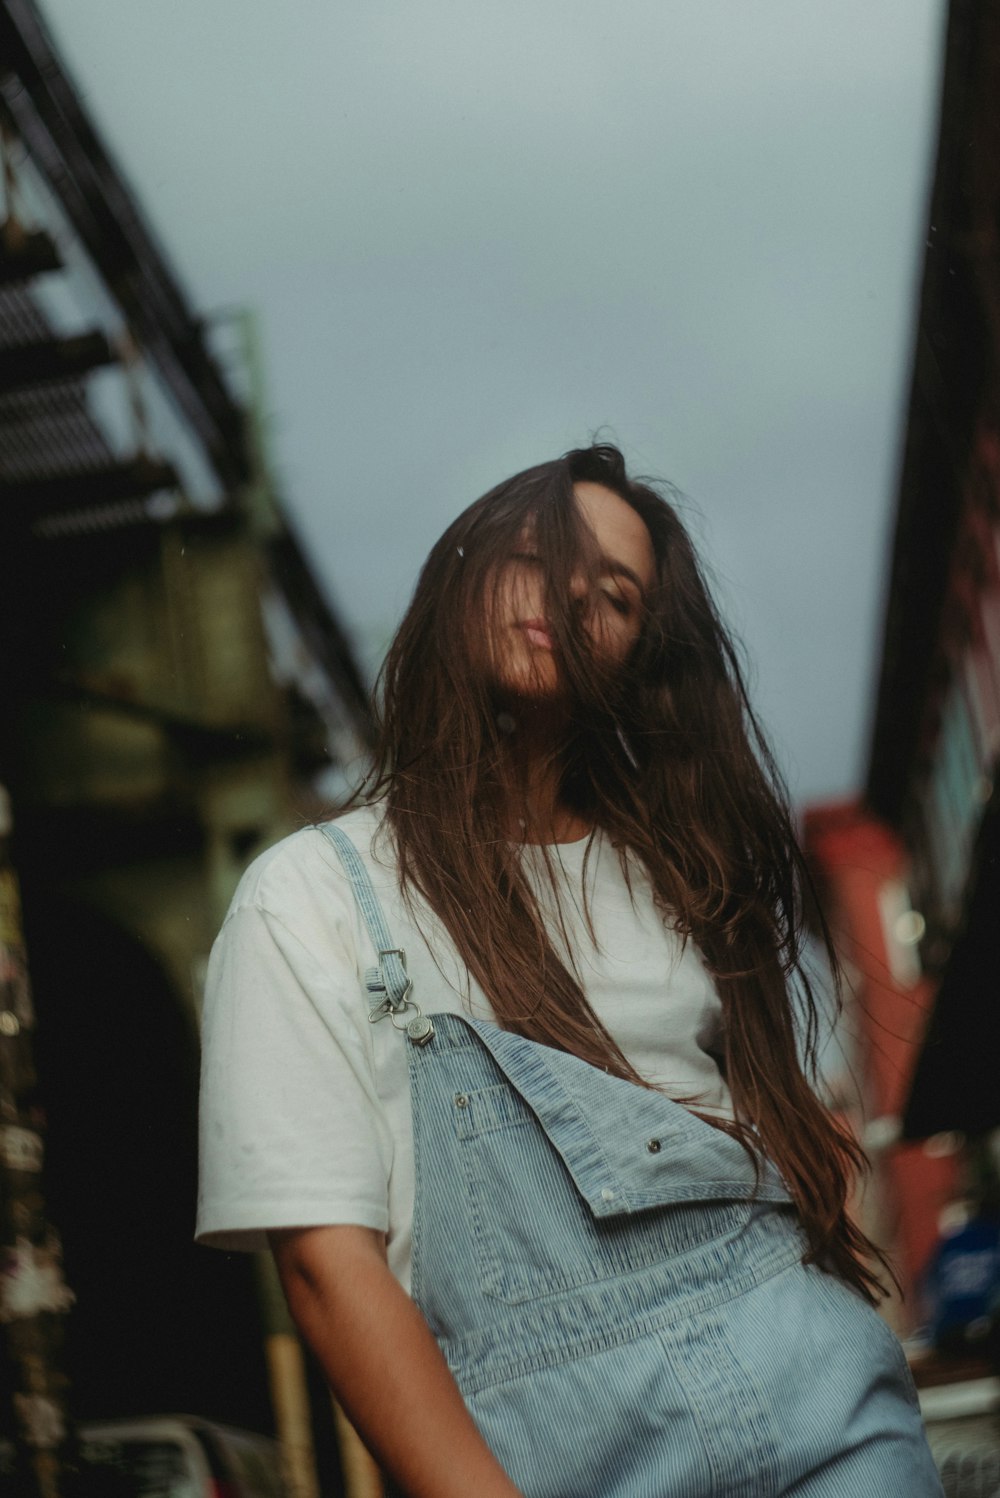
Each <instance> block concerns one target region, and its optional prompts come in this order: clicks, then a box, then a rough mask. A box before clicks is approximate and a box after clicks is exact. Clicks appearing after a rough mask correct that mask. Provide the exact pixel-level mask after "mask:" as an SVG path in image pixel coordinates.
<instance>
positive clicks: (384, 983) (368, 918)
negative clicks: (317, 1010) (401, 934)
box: [316, 822, 434, 1045]
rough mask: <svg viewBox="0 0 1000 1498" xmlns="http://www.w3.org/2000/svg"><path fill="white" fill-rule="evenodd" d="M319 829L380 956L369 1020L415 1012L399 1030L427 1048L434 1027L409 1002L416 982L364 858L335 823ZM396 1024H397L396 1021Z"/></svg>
mask: <svg viewBox="0 0 1000 1498" xmlns="http://www.w3.org/2000/svg"><path fill="white" fill-rule="evenodd" d="M316 826H317V829H318V830H319V831H320V832H322V833H323V834H324V835H325V836H326V837H327V838H329V840H330V842H331V843H332V844H333V847H334V851H335V852H336V854H337V857H338V858H339V859H340V862H341V863H342V865H343V867H344V872H345V874H346V875H347V877H348V879H349V880H350V881H351V889H352V890H353V892H354V898H355V900H356V901H357V905H358V909H359V910H360V912H361V915H362V919H363V920H364V923H365V926H366V927H367V929H368V935H369V936H370V937H371V939H372V946H373V947H374V948H375V952H376V954H377V958H378V965H377V967H370V968H368V970H367V971H366V973H365V987H366V988H367V990H368V992H369V993H370V994H374V995H375V996H376V997H377V999H378V1002H377V1003H376V1005H375V1007H374V1009H372V1011H371V1013H370V1014H369V1016H368V1018H369V1020H370V1021H371V1022H372V1024H374V1023H375V1022H376V1021H377V1020H380V1019H384V1018H385V1016H386V1015H387V1014H388V1015H389V1016H390V1017H391V1016H395V1015H402V1014H405V1013H407V1012H409V1011H412V1012H413V1018H412V1019H411V1020H410V1021H409V1022H408V1023H406V1024H403V1025H400V1026H398V1027H397V1028H399V1029H405V1030H406V1033H407V1036H408V1038H409V1039H410V1040H411V1041H412V1042H413V1043H414V1044H415V1045H425V1044H426V1043H427V1041H428V1040H430V1039H431V1038H432V1037H433V1034H434V1027H433V1025H432V1024H431V1022H430V1020H428V1019H426V1018H425V1017H424V1016H423V1015H421V1013H420V1006H419V1004H415V1003H414V1002H413V1000H412V999H411V998H410V990H411V989H412V987H413V980H412V979H411V978H409V977H408V976H407V972H406V953H405V952H404V951H403V949H402V947H397V946H396V945H395V943H394V942H393V939H392V934H391V932H390V931H389V926H388V924H387V922H386V919H385V915H384V914H383V912H382V906H381V905H380V904H379V899H378V895H376V893H375V889H374V886H373V885H372V882H371V878H370V877H369V874H368V870H367V869H366V868H365V866H364V863H363V861H362V858H361V855H360V853H359V852H358V850H357V848H356V847H355V846H354V844H353V843H352V842H351V839H350V838H349V837H348V836H347V833H346V832H344V831H343V829H342V828H340V827H338V826H337V824H336V823H335V822H318V823H317V824H316ZM393 1023H394V1024H395V1019H393Z"/></svg>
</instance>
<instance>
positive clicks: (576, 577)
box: [569, 567, 590, 603]
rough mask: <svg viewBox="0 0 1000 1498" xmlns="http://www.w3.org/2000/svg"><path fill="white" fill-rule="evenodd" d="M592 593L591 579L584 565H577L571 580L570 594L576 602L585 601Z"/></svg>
mask: <svg viewBox="0 0 1000 1498" xmlns="http://www.w3.org/2000/svg"><path fill="white" fill-rule="evenodd" d="M589 593H590V581H589V579H588V577H587V574H586V573H585V572H584V570H583V568H582V567H577V568H576V570H575V571H574V573H573V575H572V577H571V578H570V580H569V596H570V598H572V599H573V601H574V602H575V603H584V602H585V601H586V599H587V595H588V594H589Z"/></svg>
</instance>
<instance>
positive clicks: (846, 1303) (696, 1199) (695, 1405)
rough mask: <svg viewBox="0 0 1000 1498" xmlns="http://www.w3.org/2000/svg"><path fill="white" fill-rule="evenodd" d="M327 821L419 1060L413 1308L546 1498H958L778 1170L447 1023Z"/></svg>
mask: <svg viewBox="0 0 1000 1498" xmlns="http://www.w3.org/2000/svg"><path fill="white" fill-rule="evenodd" d="M323 831H324V832H325V833H326V835H327V836H328V837H329V838H330V840H331V842H332V843H333V845H334V847H335V848H336V850H337V852H338V854H339V856H340V859H341V861H342V863H343V865H344V868H345V870H346V872H347V874H348V876H349V877H350V880H351V884H352V886H353V889H354V894H355V898H356V900H357V903H358V906H359V908H360V910H361V912H362V915H363V917H364V919H365V922H366V925H367V927H368V931H369V934H370V935H371V937H372V941H373V944H374V947H375V950H376V952H377V953H378V955H379V965H378V967H377V968H374V969H372V970H371V971H370V972H369V973H368V974H366V981H367V986H368V990H369V994H370V995H371V998H372V1002H373V1004H374V1008H373V1009H372V1012H371V1018H372V1020H373V1022H375V1021H385V1022H388V1023H391V1024H393V1025H395V1026H396V1027H397V1028H398V1029H399V1031H400V1036H399V1043H400V1045H405V1046H406V1047H407V1050H408V1052H409V1071H410V1085H411V1093H412V1110H413V1137H414V1153H415V1165H416V1191H415V1207H414V1222H413V1292H412V1293H413V1298H414V1300H415V1301H416V1303H417V1305H418V1306H419V1307H420V1309H421V1310H422V1312H423V1314H424V1316H425V1317H426V1319H427V1321H428V1322H429V1324H430V1326H431V1329H432V1330H433V1332H434V1334H435V1336H436V1338H437V1340H438V1343H439V1345H440V1347H441V1349H442V1351H443V1353H444V1355H445V1358H446V1359H447V1361H448V1365H449V1367H450V1368H451V1371H452V1373H453V1375H454V1377H455V1380H456V1382H457V1383H458V1386H459V1388H460V1389H461V1391H462V1395H463V1397H464V1399H465V1402H466V1405H467V1406H468V1408H469V1410H470V1412H471V1414H472V1416H473V1419H474V1420H475V1422H476V1424H477V1426H478V1427H479V1430H480V1431H481V1433H482V1435H483V1437H484V1438H485V1440H486V1441H487V1443H488V1444H489V1446H490V1447H491V1448H492V1450H493V1452H494V1453H495V1455H496V1456H497V1458H498V1460H499V1461H500V1463H501V1465H502V1466H503V1467H504V1469H505V1470H506V1471H507V1472H508V1473H509V1475H510V1477H511V1478H512V1480H513V1481H514V1483H515V1484H516V1486H517V1487H518V1488H519V1489H520V1491H521V1492H522V1493H524V1494H525V1495H526V1498H779V1495H782V1498H793V1495H794V1498H932V1495H934V1498H940V1495H941V1492H942V1489H941V1485H940V1482H939V1480H938V1476H937V1473H936V1470H935V1467H934V1464H933V1461H932V1458H931V1455H930V1452H929V1450H928V1447H927V1444H926V1440H925V1437H924V1433H923V1427H922V1424H921V1420H920V1414H919V1409H918V1406H917V1400H916V1395H915V1392H914V1389H913V1384H912V1380H911V1379H910V1376H909V1371H908V1369H907V1366H906V1360H905V1358H904V1355H903V1352H902V1349H901V1347H900V1345H899V1342H898V1341H897V1339H896V1337H895V1335H894V1334H893V1332H892V1331H891V1330H890V1329H889V1327H888V1326H887V1325H886V1324H885V1323H884V1322H883V1321H882V1319H881V1318H880V1317H879V1316H878V1315H877V1314H876V1313H875V1312H874V1311H873V1310H872V1309H871V1308H870V1307H869V1306H868V1305H867V1304H866V1303H865V1302H864V1301H863V1300H862V1299H861V1298H860V1296H858V1295H857V1294H856V1293H855V1292H854V1291H852V1290H850V1289H848V1288H847V1286H845V1285H844V1284H843V1283H842V1282H841V1281H839V1280H837V1279H835V1278H834V1277H832V1276H831V1275H829V1274H826V1273H824V1272H823V1271H821V1270H819V1269H816V1268H814V1267H811V1266H804V1265H803V1264H802V1253H803V1248H804V1239H803V1235H802V1232H801V1229H800V1228H799V1225H798V1221H797V1218H796V1214H795V1210H794V1208H793V1206H792V1204H791V1202H790V1199H789V1196H788V1192H787V1190H786V1188H785V1186H784V1184H783V1183H782V1181H781V1179H780V1177H779V1176H778V1174H777V1172H776V1171H775V1170H774V1169H773V1167H771V1166H769V1165H768V1166H765V1167H764V1168H763V1170H762V1173H761V1179H760V1181H759V1182H758V1181H756V1180H755V1173H754V1169H753V1165H752V1163H751V1162H750V1160H749V1159H748V1157H747V1154H746V1153H745V1151H744V1150H743V1149H742V1148H741V1147H740V1145H739V1144H737V1143H736V1141H735V1140H733V1139H731V1138H730V1137H729V1136H728V1135H726V1134H724V1133H722V1132H720V1131H719V1130H718V1129H714V1128H712V1127H711V1125H709V1124H706V1123H704V1122H702V1120H701V1119H699V1118H697V1117H695V1115H694V1114H693V1113H691V1112H689V1111H688V1110H687V1109H686V1108H685V1107H683V1106H682V1105H681V1104H679V1103H676V1102H674V1101H672V1100H671V1099H669V1098H667V1097H665V1096H663V1095H662V1094H660V1093H657V1092H652V1091H647V1090H646V1089H644V1088H641V1087H638V1086H636V1085H635V1084H633V1083H631V1082H626V1081H622V1080H620V1079H619V1078H617V1077H611V1076H608V1075H606V1074H605V1073H604V1072H602V1071H600V1070H598V1069H597V1068H595V1067H593V1066H591V1065H589V1064H588V1063H586V1062H583V1061H580V1060H578V1059H577V1058H576V1057H574V1056H568V1055H565V1054H563V1053H562V1052H559V1051H555V1050H552V1049H550V1048H549V1047H547V1046H542V1045H539V1044H538V1043H536V1042H534V1041H529V1040H524V1039H523V1038H521V1037H520V1036H517V1035H512V1034H510V1033H509V1032H507V1031H504V1030H501V1029H499V1028H497V1027H496V1026H495V1025H490V1024H485V1023H483V1022H482V1021H477V1020H467V1019H464V1018H462V1017H460V1016H458V1015H454V1014H437V1015H434V1016H433V1018H431V1017H430V1016H428V1015H425V1014H423V1013H422V1012H421V1009H420V1007H419V1005H418V1004H417V1003H416V1002H415V1001H414V999H413V998H412V996H411V993H410V988H411V985H410V982H409V979H408V978H407V976H406V969H405V959H404V957H403V954H402V952H401V951H400V950H399V949H398V948H395V947H394V945H393V941H392V937H391V934H390V933H389V931H388V929H387V927H386V924H385V920H384V917H383V914H382V910H381V907H380V906H379V903H378V899H377V897H376V895H375V892H374V889H373V888H372V885H371V882H370V880H369V878H368V874H367V872H366V870H365V868H364V865H363V863H362V862H361V859H360V857H359V855H358V853H357V850H356V849H355V847H354V845H353V843H352V842H351V841H350V839H349V838H348V837H347V836H346V834H345V833H343V832H342V831H341V830H340V829H339V828H338V827H336V826H335V825H333V824H329V823H328V824H325V825H324V826H323ZM413 1397H414V1398H419V1391H418V1390H415V1391H413ZM441 1459H442V1462H443V1463H446V1462H447V1452H442V1455H441Z"/></svg>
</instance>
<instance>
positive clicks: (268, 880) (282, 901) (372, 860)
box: [229, 805, 395, 918]
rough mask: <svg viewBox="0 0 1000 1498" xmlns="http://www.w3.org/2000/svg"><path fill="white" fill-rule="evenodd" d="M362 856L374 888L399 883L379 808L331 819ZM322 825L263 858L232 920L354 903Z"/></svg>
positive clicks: (239, 893)
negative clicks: (250, 912)
mask: <svg viewBox="0 0 1000 1498" xmlns="http://www.w3.org/2000/svg"><path fill="white" fill-rule="evenodd" d="M331 821H332V823H333V825H335V826H337V827H338V828H340V829H341V830H342V831H343V832H345V833H346V834H347V836H348V837H349V838H350V840H351V842H352V843H353V845H354V847H355V848H356V849H357V851H358V853H359V854H360V855H361V859H362V862H363V863H364V864H365V866H366V868H367V870H368V873H369V875H370V877H371V878H372V880H373V882H374V883H376V884H378V883H380V882H384V881H385V880H386V879H387V878H389V877H391V878H392V879H393V881H394V880H395V860H394V858H393V856H392V852H391V841H390V839H389V838H388V837H387V836H385V835H384V831H383V825H382V824H383V817H382V812H381V809H380V808H379V807H378V806H373V805H363V806H357V807H353V808H352V809H351V810H350V811H346V812H343V813H341V815H340V816H338V817H336V818H333V819H331ZM323 827H324V824H323V823H321V822H318V823H311V824H310V825H309V826H306V827H300V828H299V829H298V831H296V832H292V833H290V834H289V835H288V836H287V837H283V838H281V839H280V840H279V841H278V842H276V843H273V844H272V845H271V847H269V848H266V849H265V850H264V851H263V852H262V853H259V854H258V855H257V857H256V858H255V859H254V860H253V862H252V863H250V864H249V865H248V867H247V868H246V870H245V871H244V873H243V876H242V878H241V879H240V882H239V885H238V886H237V889H236V892H235V894H234V896H233V899H232V903H231V905H230V908H229V914H230V915H232V914H234V913H235V912H236V911H239V910H243V909H247V908H253V907H256V908H257V909H263V910H266V911H268V912H270V913H271V914H273V915H276V916H278V917H279V918H280V917H281V916H282V915H283V913H285V912H290V913H293V912H296V911H301V909H302V907H303V904H306V905H312V904H313V903H314V902H316V901H320V902H322V903H324V904H326V903H328V902H330V901H333V902H334V903H337V904H339V903H342V902H344V901H345V900H347V899H349V898H350V881H349V879H348V876H347V873H346V872H345V869H344V866H343V864H342V863H341V861H340V858H339V856H338V854H337V852H336V850H335V848H334V845H333V842H332V841H331V839H330V838H329V837H328V836H327V835H326V833H325V832H324V830H323Z"/></svg>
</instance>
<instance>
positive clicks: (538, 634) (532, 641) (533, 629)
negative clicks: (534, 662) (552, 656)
mask: <svg viewBox="0 0 1000 1498" xmlns="http://www.w3.org/2000/svg"><path fill="white" fill-rule="evenodd" d="M517 627H518V629H519V630H520V631H521V633H522V634H523V635H524V638H525V639H526V640H527V642H528V644H529V645H531V646H532V647H533V649H535V650H551V649H552V648H553V642H552V633H551V631H550V629H549V626H548V625H547V624H546V622H545V620H544V619H522V620H521V621H520V622H519V624H518V626H517Z"/></svg>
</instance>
